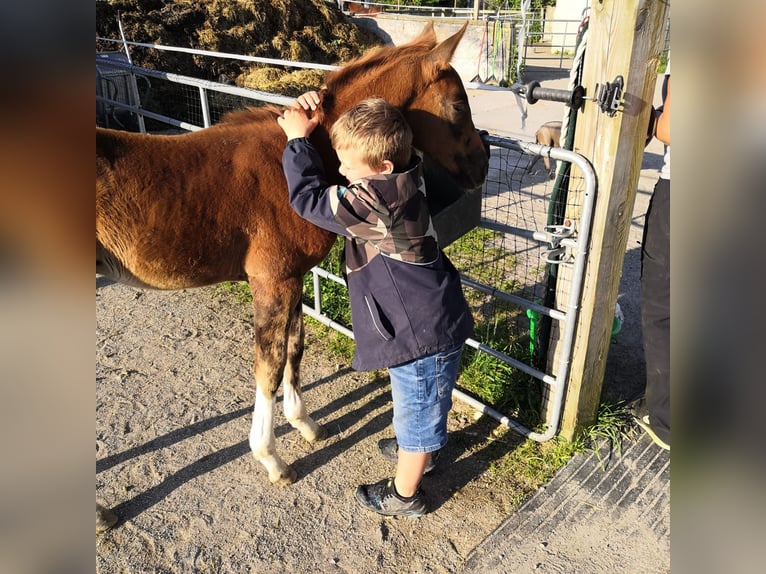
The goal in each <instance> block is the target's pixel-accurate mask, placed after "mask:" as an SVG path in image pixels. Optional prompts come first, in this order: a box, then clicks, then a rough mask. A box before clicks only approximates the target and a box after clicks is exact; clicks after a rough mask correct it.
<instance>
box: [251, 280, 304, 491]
mask: <svg viewBox="0 0 766 574" xmlns="http://www.w3.org/2000/svg"><path fill="white" fill-rule="evenodd" d="M250 290H251V291H252V293H253V311H254V313H253V322H254V326H255V365H254V371H255V406H254V408H253V425H252V427H251V428H250V437H249V439H250V450H251V451H252V453H253V456H254V457H255V459H256V460H257V461H258V462H260V463H261V464H262V465H263V466H264V467H265V468H266V471H267V472H268V473H269V480H270V481H271V482H272V483H273V484H277V485H279V486H287V485H288V484H292V483H293V482H295V478H296V477H297V474H296V472H295V471H294V470H293V469H292V468H291V467H290V466H289V465H288V464H287V463H285V461H284V460H282V458H281V457H280V456H279V455H278V454H277V451H276V439H275V436H274V401H275V399H276V394H277V389H278V388H279V383H280V381H281V379H282V373H283V372H284V368H285V361H286V357H287V352H286V350H287V327H288V323H289V319H290V309H291V308H292V307H293V305H294V303H293V300H294V297H295V295H294V293H295V287H294V286H289V285H285V284H282V283H279V284H272V285H269V284H268V281H258V280H256V279H255V278H254V277H251V278H250Z"/></svg>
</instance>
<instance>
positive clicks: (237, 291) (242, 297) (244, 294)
mask: <svg viewBox="0 0 766 574" xmlns="http://www.w3.org/2000/svg"><path fill="white" fill-rule="evenodd" d="M215 292H216V293H217V294H218V295H224V296H226V297H230V298H232V299H233V300H234V301H236V302H237V303H252V302H253V294H252V293H251V292H250V285H248V284H247V281H225V282H223V283H218V284H217V285H216V286H215Z"/></svg>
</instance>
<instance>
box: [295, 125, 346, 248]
mask: <svg viewBox="0 0 766 574" xmlns="http://www.w3.org/2000/svg"><path fill="white" fill-rule="evenodd" d="M282 168H283V169H284V172H285V177H286V178H287V189H288V192H289V196H290V206H291V207H292V208H293V210H294V211H295V212H296V213H297V214H298V215H300V216H301V217H302V218H303V219H306V220H308V221H310V222H311V223H313V224H314V225H317V226H319V227H321V228H322V229H327V230H328V231H332V232H333V233H338V234H340V235H349V233H348V230H347V229H346V228H345V226H343V225H341V224H340V223H338V220H337V219H336V217H335V212H336V210H337V202H338V199H337V197H338V190H339V188H338V186H336V185H332V186H331V185H329V184H328V183H327V179H326V177H325V173H324V166H323V164H322V158H321V157H319V153H318V152H317V150H316V148H315V147H314V145H313V144H312V143H311V142H310V141H309V140H308V139H306V138H296V139H291V140H290V141H288V142H287V146H286V147H285V151H284V152H283V153H282Z"/></svg>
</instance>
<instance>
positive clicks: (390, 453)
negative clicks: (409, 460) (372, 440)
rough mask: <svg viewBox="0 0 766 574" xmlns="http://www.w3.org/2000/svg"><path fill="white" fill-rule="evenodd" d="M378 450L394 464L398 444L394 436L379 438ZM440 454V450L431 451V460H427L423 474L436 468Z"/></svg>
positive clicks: (397, 454)
mask: <svg viewBox="0 0 766 574" xmlns="http://www.w3.org/2000/svg"><path fill="white" fill-rule="evenodd" d="M378 450H379V451H380V454H382V455H383V458H385V459H386V460H387V461H389V462H393V463H394V464H396V462H397V461H398V460H399V444H398V443H397V442H396V439H395V438H383V439H380V440H379V441H378ZM440 455H441V451H440V450H437V451H434V452H432V453H431V460H429V461H428V464H427V465H426V469H425V470H424V471H423V474H429V473H430V472H432V471H433V470H434V469H435V468H436V463H437V462H439V456H440Z"/></svg>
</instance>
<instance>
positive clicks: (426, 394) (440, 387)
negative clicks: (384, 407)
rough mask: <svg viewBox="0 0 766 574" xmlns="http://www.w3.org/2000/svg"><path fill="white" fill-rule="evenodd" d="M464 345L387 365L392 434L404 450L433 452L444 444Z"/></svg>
mask: <svg viewBox="0 0 766 574" xmlns="http://www.w3.org/2000/svg"><path fill="white" fill-rule="evenodd" d="M462 351H463V345H460V346H459V347H456V348H454V349H451V350H449V351H443V352H440V353H434V354H433V355H428V356H426V357H421V358H419V359H415V360H414V361H410V362H409V363H403V364H401V365H397V366H395V367H389V369H388V373H389V375H390V377H391V395H392V396H393V401H394V433H396V441H397V443H398V444H399V448H401V449H402V450H403V451H404V452H433V451H435V450H439V449H440V448H443V447H444V446H445V445H446V444H447V414H448V413H449V411H450V409H451V408H452V389H454V388H455V379H457V372H458V367H459V366H460V355H461V353H462Z"/></svg>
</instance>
